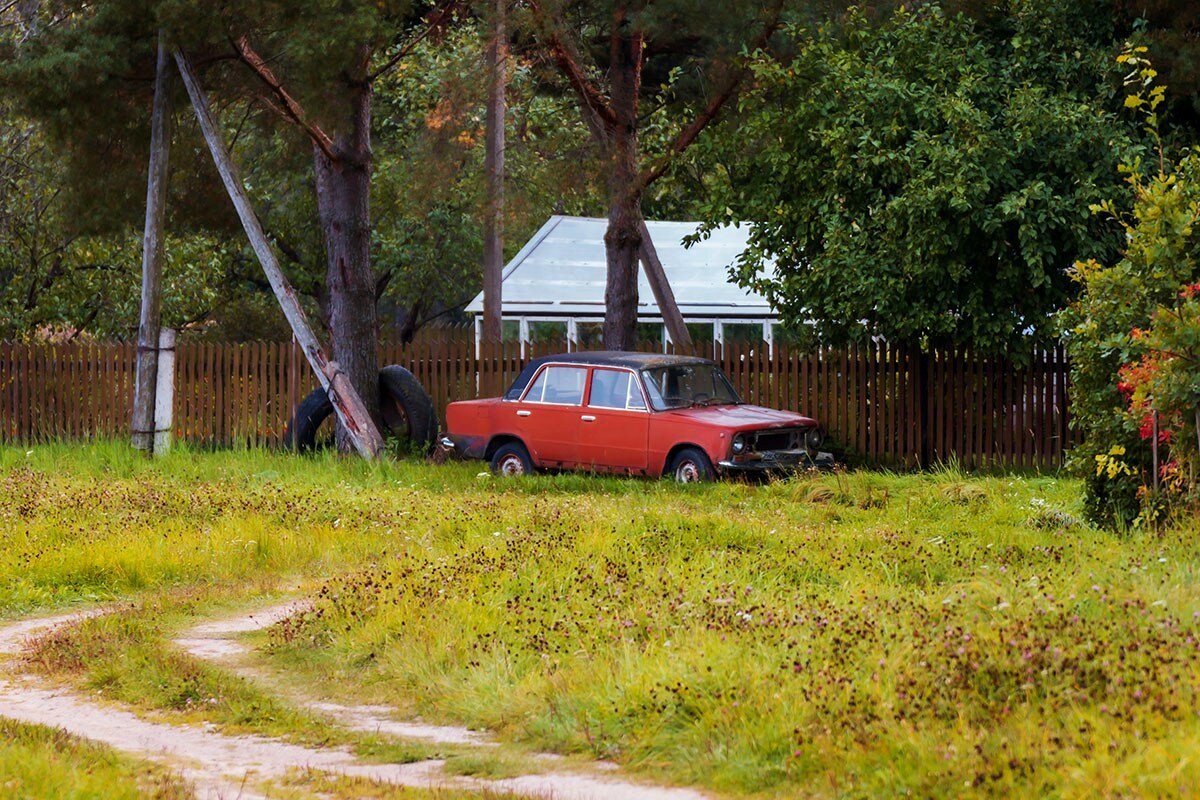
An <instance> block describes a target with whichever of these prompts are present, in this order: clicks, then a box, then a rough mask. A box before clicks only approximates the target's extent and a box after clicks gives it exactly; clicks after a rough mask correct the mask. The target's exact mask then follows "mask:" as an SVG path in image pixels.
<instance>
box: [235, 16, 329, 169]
mask: <svg viewBox="0 0 1200 800" xmlns="http://www.w3.org/2000/svg"><path fill="white" fill-rule="evenodd" d="M233 46H234V49H236V50H237V53H238V56H239V57H240V58H241V60H242V63H244V64H245V65H246V66H247V67H249V68H250V71H251V72H253V73H254V74H255V75H257V76H258V78H259V80H261V81H262V82H263V83H265V84H266V85H267V88H268V89H270V90H271V93H272V94H273V95H275V98H276V99H277V100H278V101H279V105H278V106H274V107H275V108H276V110H277V111H279V112H280V113H281V114H282V115H283V117H284V118H285V119H287V120H289V121H290V122H292V124H294V125H296V126H297V127H299V128H300V129H301V130H303V131H304V132H305V133H306V134H308V138H310V139H312V141H313V144H315V145H316V146H317V147H318V148H320V150H321V152H322V153H324V154H325V157H326V158H328V159H329V160H330V161H333V162H335V163H337V162H339V161H340V160H341V159H340V158H339V156H338V155H337V153H336V152H335V151H334V146H333V140H332V139H330V138H329V135H328V134H326V133H325V131H323V130H321V128H320V127H319V126H317V125H315V124H314V123H311V122H309V121H308V117H307V116H306V115H305V113H304V109H303V108H301V107H300V104H299V103H297V102H296V100H295V99H294V98H293V97H292V96H291V95H290V94H288V92H287V90H286V89H284V88H283V85H282V84H281V83H280V82H279V79H278V78H276V77H275V73H273V72H272V71H271V68H270V67H268V66H267V62H266V61H264V60H263V58H262V56H260V55H259V54H258V53H256V52H255V51H254V48H252V47H251V46H250V42H249V40H247V39H246V37H245V36H239V37H238V38H237V39H235V40H234V41H233ZM272 105H274V104H272Z"/></svg>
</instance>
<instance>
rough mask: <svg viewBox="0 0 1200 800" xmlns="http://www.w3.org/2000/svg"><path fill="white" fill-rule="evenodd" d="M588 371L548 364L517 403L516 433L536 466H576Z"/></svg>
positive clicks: (563, 365)
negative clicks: (581, 413)
mask: <svg viewBox="0 0 1200 800" xmlns="http://www.w3.org/2000/svg"><path fill="white" fill-rule="evenodd" d="M587 372H588V368H587V367H583V366H572V365H567V364H547V365H546V366H545V367H542V370H541V372H539V373H538V374H537V375H536V376H535V377H534V379H533V381H532V382H531V383H530V384H529V388H528V389H527V390H526V391H525V394H524V396H523V397H522V398H521V400H520V401H519V402H518V403H517V404H516V415H517V423H516V424H517V432H518V434H519V435H520V436H521V438H522V440H523V441H524V442H525V446H526V447H528V448H529V454H530V455H531V456H532V457H533V460H534V463H536V464H538V465H539V466H543V467H570V466H574V465H575V464H577V463H578V461H579V455H578V452H577V446H576V441H577V440H578V438H579V426H580V424H581V420H580V412H581V409H582V407H583V394H584V387H585V386H586V384H587Z"/></svg>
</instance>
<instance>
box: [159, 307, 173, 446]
mask: <svg viewBox="0 0 1200 800" xmlns="http://www.w3.org/2000/svg"><path fill="white" fill-rule="evenodd" d="M154 377H155V386H154V455H156V456H161V455H163V454H164V453H166V452H167V451H168V450H170V449H171V436H172V434H173V432H174V429H175V331H174V330H173V329H172V328H160V329H159V331H158V369H157V370H156V372H155V376H154Z"/></svg>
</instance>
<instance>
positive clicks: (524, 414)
mask: <svg viewBox="0 0 1200 800" xmlns="http://www.w3.org/2000/svg"><path fill="white" fill-rule="evenodd" d="M532 413H533V412H532V411H518V412H517V416H518V417H528V416H529V415H530V414H532Z"/></svg>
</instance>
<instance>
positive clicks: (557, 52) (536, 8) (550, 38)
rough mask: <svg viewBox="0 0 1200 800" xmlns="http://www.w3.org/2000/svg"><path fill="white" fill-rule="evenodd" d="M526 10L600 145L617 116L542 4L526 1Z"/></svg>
mask: <svg viewBox="0 0 1200 800" xmlns="http://www.w3.org/2000/svg"><path fill="white" fill-rule="evenodd" d="M529 8H530V10H532V11H533V15H534V17H536V18H537V20H538V23H539V25H540V27H542V28H544V29H545V31H546V33H545V37H544V38H545V44H546V46H547V48H548V49H549V50H550V55H551V57H552V58H553V59H554V63H555V64H556V65H557V66H558V69H559V71H560V72H562V74H563V75H564V76H565V77H566V79H567V83H569V84H570V85H571V88H572V89H574V90H575V94H577V95H578V96H579V102H580V105H582V106H583V111H584V113H583V119H584V122H585V123H586V124H587V126H588V128H589V129H590V130H591V132H592V135H593V136H595V137H596V139H597V141H600V142H603V141H604V140H605V139H606V138H607V137H608V131H609V129H610V128H612V127H613V126H614V125H616V123H617V115H616V114H615V113H614V112H613V110H612V107H611V106H610V105H609V103H608V100H607V99H605V97H604V94H603V92H601V91H600V89H599V88H598V87H597V86H596V84H594V83H593V82H592V81H591V80H589V79H588V77H587V75H585V74H584V72H583V68H582V67H581V66H580V63H579V57H578V56H577V55H576V54H575V51H574V49H573V48H572V47H571V46H570V45H569V44H568V43H567V42H566V40H564V39H563V38H562V36H560V35H559V32H558V28H557V25H556V24H555V23H553V22H551V21H550V20H547V19H546V15H545V13H544V12H543V10H542V5H541V3H540V2H539V1H538V0H530V3H529Z"/></svg>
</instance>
